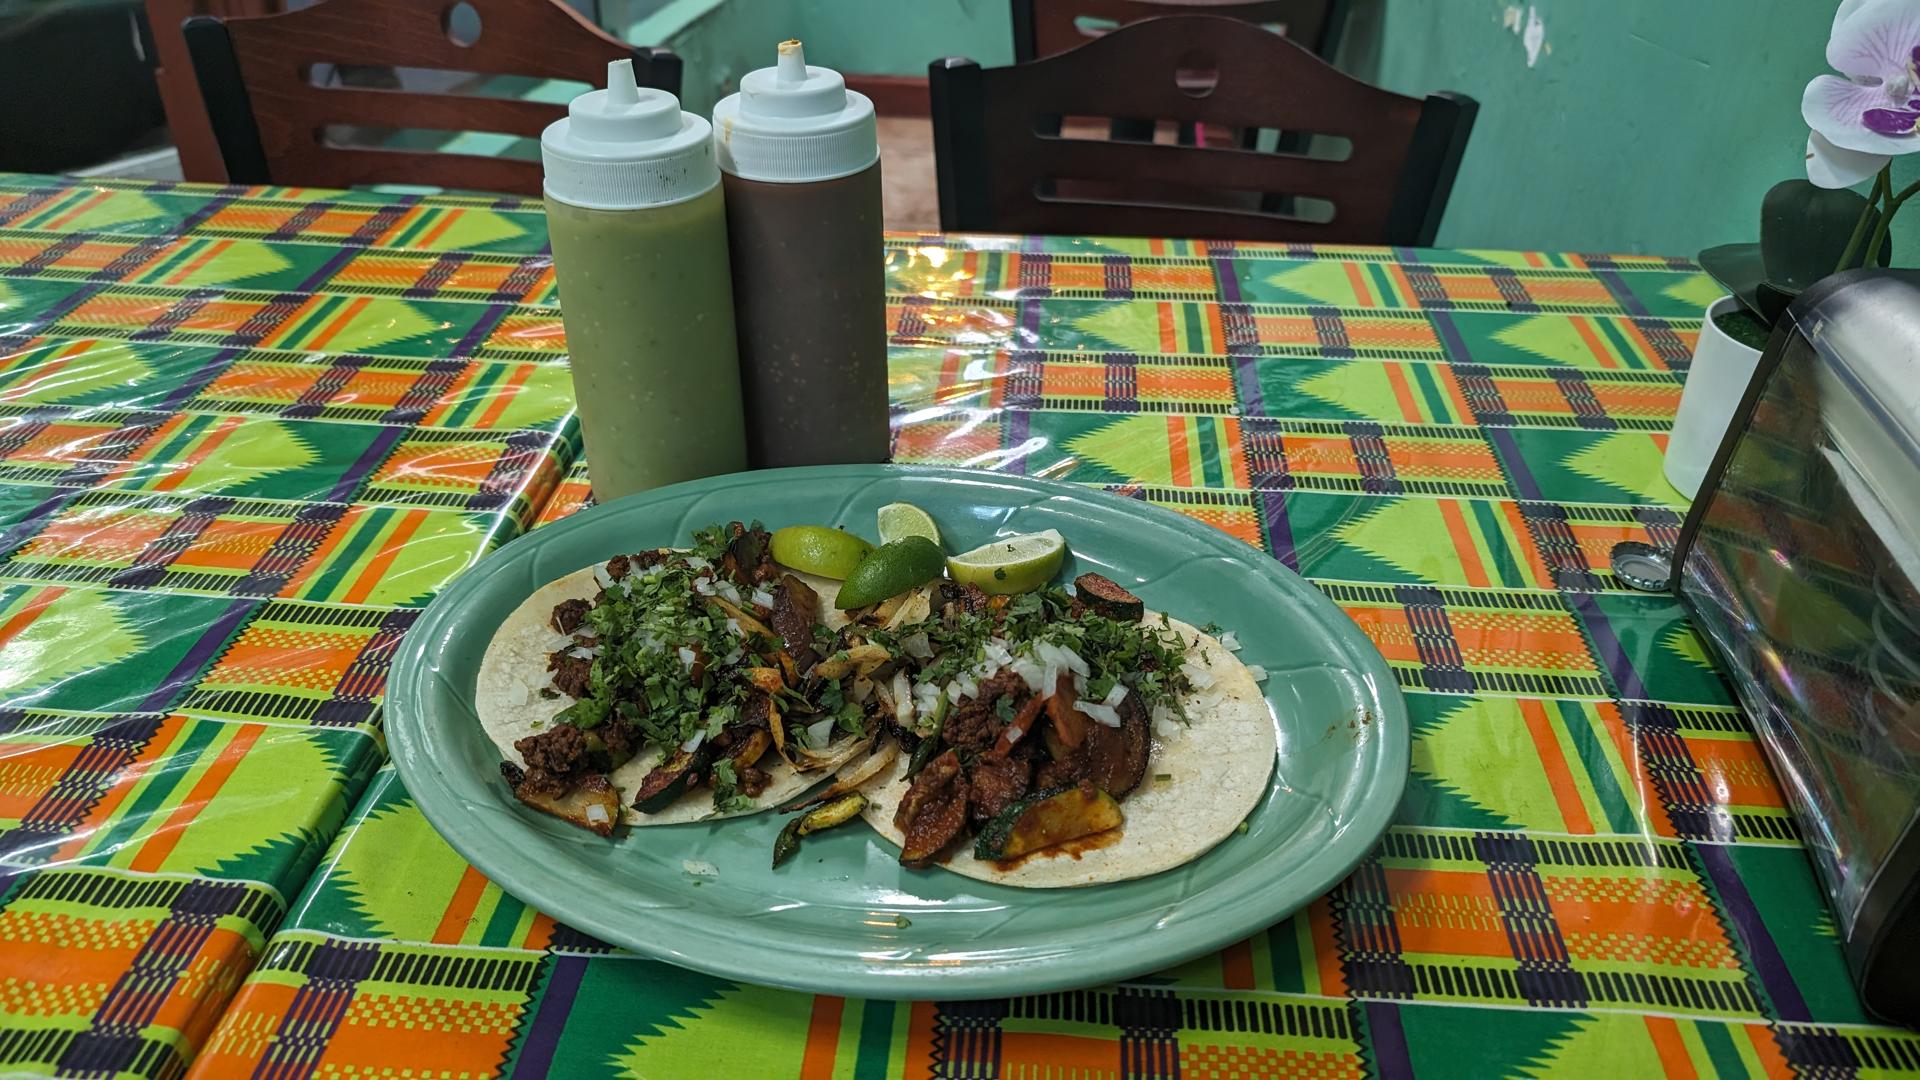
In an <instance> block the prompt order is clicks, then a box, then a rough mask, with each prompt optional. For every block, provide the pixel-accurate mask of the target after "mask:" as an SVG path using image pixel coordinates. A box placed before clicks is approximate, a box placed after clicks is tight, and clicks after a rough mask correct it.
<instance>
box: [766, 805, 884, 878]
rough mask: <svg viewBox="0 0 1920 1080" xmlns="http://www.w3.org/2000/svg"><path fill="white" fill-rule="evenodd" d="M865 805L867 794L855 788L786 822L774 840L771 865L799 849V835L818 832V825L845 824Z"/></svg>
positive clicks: (824, 827)
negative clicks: (851, 791)
mask: <svg viewBox="0 0 1920 1080" xmlns="http://www.w3.org/2000/svg"><path fill="white" fill-rule="evenodd" d="M866 805H867V797H866V796H865V795H862V794H860V793H859V792H857V791H856V792H853V793H851V794H848V795H843V796H841V797H840V798H838V799H834V800H833V801H832V802H829V803H826V804H824V805H822V806H818V807H815V808H814V809H812V810H809V811H807V812H806V813H804V814H801V815H800V816H799V817H797V818H794V819H793V820H792V821H789V822H787V827H786V828H784V829H781V830H780V835H779V836H778V837H776V838H775V839H774V841H773V865H774V866H776V867H777V866H779V865H780V864H781V863H783V862H786V861H787V860H788V859H791V858H792V857H793V853H794V852H796V851H798V850H800V838H801V837H803V836H806V835H807V834H808V833H817V832H819V831H820V830H821V829H831V828H833V827H834V826H835V825H845V824H846V823H847V822H849V821H852V820H853V819H854V817H855V816H857V815H858V814H859V813H860V811H861V810H863V809H865V808H866Z"/></svg>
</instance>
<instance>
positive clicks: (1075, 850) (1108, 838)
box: [988, 826, 1126, 873]
mask: <svg viewBox="0 0 1920 1080" xmlns="http://www.w3.org/2000/svg"><path fill="white" fill-rule="evenodd" d="M1125 831H1126V827H1125V826H1121V827H1120V828H1117V829H1108V830H1107V831H1106V832H1100V833H1094V834H1093V835H1092V836H1082V837H1079V838H1078V839H1074V840H1068V841H1065V842H1063V843H1059V844H1055V845H1053V846H1052V847H1043V848H1041V849H1040V850H1039V851H1029V852H1027V853H1026V854H1025V855H1022V856H1020V857H1019V858H1017V859H996V860H994V861H993V862H992V863H989V864H988V865H990V866H992V867H993V868H994V869H995V870H999V871H1001V872H1003V873H1004V872H1006V871H1008V870H1017V869H1019V868H1020V867H1022V866H1025V865H1026V864H1027V862H1028V861H1030V860H1032V859H1051V858H1055V857H1058V856H1061V855H1071V856H1073V857H1074V858H1075V859H1078V858H1079V857H1080V856H1081V854H1082V853H1084V852H1088V851H1098V850H1100V849H1101V848H1103V847H1112V846H1113V845H1115V844H1117V843H1119V842H1120V834H1121V833H1123V832H1125Z"/></svg>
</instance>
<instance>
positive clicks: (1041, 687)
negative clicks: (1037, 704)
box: [1007, 656, 1058, 694]
mask: <svg viewBox="0 0 1920 1080" xmlns="http://www.w3.org/2000/svg"><path fill="white" fill-rule="evenodd" d="M1007 670H1009V671H1011V672H1013V673H1014V674H1015V675H1018V676H1020V679H1021V681H1022V682H1025V683H1026V684H1027V689H1029V690H1031V691H1033V692H1034V693H1036V694H1051V693H1053V686H1054V684H1053V683H1052V682H1049V681H1048V675H1049V674H1056V675H1057V674H1058V673H1057V672H1053V670H1052V669H1051V668H1045V667H1041V666H1040V665H1039V664H1038V663H1035V662H1034V661H1033V660H1031V659H1029V658H1027V657H1024V656H1022V657H1020V658H1019V659H1017V660H1015V661H1014V662H1013V663H1011V664H1008V665H1007Z"/></svg>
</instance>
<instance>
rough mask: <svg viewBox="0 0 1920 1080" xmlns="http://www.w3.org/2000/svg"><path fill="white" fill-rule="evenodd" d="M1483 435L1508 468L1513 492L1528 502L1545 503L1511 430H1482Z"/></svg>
mask: <svg viewBox="0 0 1920 1080" xmlns="http://www.w3.org/2000/svg"><path fill="white" fill-rule="evenodd" d="M1480 432H1481V434H1483V435H1485V436H1486V437H1487V442H1489V443H1491V444H1492V445H1493V452H1494V453H1495V454H1497V455H1498V456H1499V458H1500V463H1501V464H1503V465H1505V466H1506V467H1507V476H1508V478H1509V479H1511V480H1512V481H1513V490H1514V492H1515V493H1516V494H1518V495H1519V496H1520V497H1521V498H1522V499H1525V500H1527V501H1528V502H1545V501H1546V499H1545V498H1543V497H1542V496H1541V494H1540V485H1539V484H1538V483H1536V482H1535V481H1534V479H1533V473H1532V471H1530V470H1529V469H1528V468H1527V459H1526V458H1525V457H1524V456H1523V455H1522V454H1521V453H1520V444H1519V443H1517V442H1515V441H1514V439H1513V429H1511V428H1498V427H1496V428H1481V429H1480Z"/></svg>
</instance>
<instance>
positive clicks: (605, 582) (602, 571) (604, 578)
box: [593, 563, 613, 589]
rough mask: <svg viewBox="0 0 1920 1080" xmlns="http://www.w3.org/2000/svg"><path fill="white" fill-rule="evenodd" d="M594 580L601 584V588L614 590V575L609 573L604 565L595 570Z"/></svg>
mask: <svg viewBox="0 0 1920 1080" xmlns="http://www.w3.org/2000/svg"><path fill="white" fill-rule="evenodd" d="M593 580H595V581H597V582H599V583H600V587H601V588H603V589H611V588H613V575H612V574H609V573H607V567H606V565H605V564H604V563H603V564H601V565H599V566H596V567H594V568H593Z"/></svg>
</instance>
